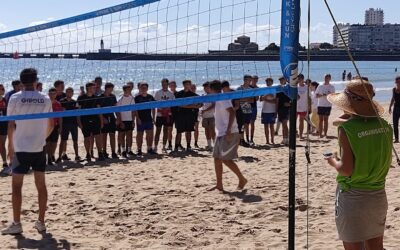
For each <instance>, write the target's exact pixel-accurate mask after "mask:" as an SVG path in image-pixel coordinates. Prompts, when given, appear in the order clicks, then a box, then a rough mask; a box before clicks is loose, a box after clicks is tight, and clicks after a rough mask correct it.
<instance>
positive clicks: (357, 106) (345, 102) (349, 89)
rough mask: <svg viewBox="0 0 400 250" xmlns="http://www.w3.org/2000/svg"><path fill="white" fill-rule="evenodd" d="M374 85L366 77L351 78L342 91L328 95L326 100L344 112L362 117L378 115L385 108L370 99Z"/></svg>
mask: <svg viewBox="0 0 400 250" xmlns="http://www.w3.org/2000/svg"><path fill="white" fill-rule="evenodd" d="M374 96H375V92H374V87H373V86H372V84H371V83H370V82H369V81H368V80H367V79H360V78H356V79H353V80H351V81H350V82H349V83H348V84H347V85H346V88H345V90H344V91H343V92H342V93H335V94H329V95H328V101H329V102H330V103H332V104H334V105H336V106H337V107H338V108H340V109H342V110H343V111H345V112H348V113H350V114H353V115H358V116H362V117H380V116H382V115H383V114H384V113H385V109H384V108H383V107H382V105H380V104H379V103H378V102H376V101H374V100H372V98H373V97H374Z"/></svg>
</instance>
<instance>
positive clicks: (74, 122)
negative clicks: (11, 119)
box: [0, 74, 335, 173]
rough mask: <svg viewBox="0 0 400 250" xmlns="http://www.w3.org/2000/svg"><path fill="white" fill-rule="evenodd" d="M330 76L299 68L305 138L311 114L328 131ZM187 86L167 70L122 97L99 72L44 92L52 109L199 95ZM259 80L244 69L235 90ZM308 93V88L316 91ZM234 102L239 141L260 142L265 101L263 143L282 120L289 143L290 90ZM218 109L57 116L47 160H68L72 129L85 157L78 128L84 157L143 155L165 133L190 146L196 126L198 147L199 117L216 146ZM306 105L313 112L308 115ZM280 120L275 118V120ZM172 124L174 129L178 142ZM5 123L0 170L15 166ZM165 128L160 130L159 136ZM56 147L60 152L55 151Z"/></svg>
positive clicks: (167, 147)
mask: <svg viewBox="0 0 400 250" xmlns="http://www.w3.org/2000/svg"><path fill="white" fill-rule="evenodd" d="M330 79H331V76H330V75H326V76H325V81H324V84H322V85H319V84H318V83H317V82H312V81H311V80H306V81H305V80H304V76H303V75H302V74H300V75H299V76H298V102H297V111H298V114H297V115H298V118H299V128H298V136H299V137H300V140H302V139H303V134H304V123H305V121H308V124H311V125H312V126H313V131H314V132H315V133H317V134H319V135H320V136H321V137H323V136H326V134H327V131H328V118H329V115H330V111H331V107H332V105H331V103H329V102H328V101H327V95H328V94H330V93H334V92H335V88H334V86H333V85H331V84H330ZM279 82H280V84H281V85H282V86H285V85H286V84H287V83H286V79H285V78H284V77H280V78H279ZM210 84H211V82H206V83H204V84H203V91H204V95H208V94H211V89H210ZM265 84H266V86H267V87H272V86H273V84H274V80H273V79H272V78H267V79H266V80H265ZM42 86H43V85H42V84H41V83H40V82H37V83H35V86H34V87H35V90H37V91H39V92H42V91H43V90H42ZM182 86H183V89H182V90H181V91H177V84H176V82H175V81H169V80H168V79H167V78H164V79H162V80H161V85H160V87H161V88H160V89H159V90H158V91H156V92H155V93H154V96H153V95H151V94H149V85H148V83H147V82H138V83H137V84H136V87H137V92H136V93H135V91H134V88H135V85H134V83H133V82H127V83H126V84H125V85H124V86H123V87H122V91H123V93H122V94H121V95H120V96H119V97H117V96H116V95H115V94H114V85H113V84H112V83H109V82H107V83H105V84H104V86H103V80H102V78H101V77H96V78H95V79H94V81H92V82H88V83H87V84H86V86H84V87H82V88H81V90H80V93H79V95H78V97H77V98H76V99H75V98H74V97H75V96H76V95H75V92H74V89H73V88H72V87H68V88H65V83H64V82H63V81H62V80H57V81H55V82H54V84H53V86H52V87H51V88H49V89H48V93H47V94H48V97H49V98H50V100H51V103H52V112H59V111H71V110H77V109H93V108H105V107H112V106H124V105H133V104H139V103H146V102H152V101H167V100H174V99H178V98H187V97H194V96H198V94H196V85H195V84H193V83H192V82H191V81H190V80H184V81H183V82H182ZM12 87H13V89H12V90H11V91H9V92H7V93H5V88H4V86H3V85H0V112H1V115H6V114H7V106H8V101H9V99H10V97H11V96H12V95H14V94H15V93H18V92H19V91H20V90H22V89H23V84H22V82H21V81H20V80H15V81H13V82H12ZM221 87H222V92H231V91H235V90H233V89H232V88H231V86H230V84H229V82H228V81H222V82H221ZM258 87H259V85H258V76H251V75H245V76H244V78H243V84H242V85H241V86H240V87H239V88H237V90H236V91H241V90H247V89H251V88H253V89H254V88H258ZM308 96H311V99H309V98H308ZM259 104H260V105H259ZM310 104H311V105H310ZM232 105H233V108H234V110H235V118H236V123H237V126H238V130H239V135H240V142H239V144H240V145H241V146H243V147H251V146H254V145H255V142H254V133H255V126H256V120H257V117H258V108H259V106H261V115H260V116H261V123H262V124H263V125H264V131H265V139H266V143H267V144H275V141H274V138H275V135H277V134H278V131H279V130H280V127H282V135H283V141H282V142H281V143H282V144H285V145H286V144H288V119H289V111H290V105H291V100H290V98H289V97H288V96H286V94H284V93H277V94H270V95H265V96H256V97H251V98H245V99H237V100H232ZM214 112H215V103H201V104H193V105H188V106H180V107H170V108H160V109H146V110H138V111H125V112H116V113H108V114H107V113H106V114H100V115H82V116H69V117H63V118H54V119H53V121H54V128H53V130H52V132H51V134H50V135H49V136H48V137H47V138H46V147H45V148H46V150H45V151H46V155H47V162H46V163H47V165H54V164H58V163H60V162H62V161H69V160H71V159H70V158H69V157H68V155H67V153H66V152H67V141H68V140H69V136H71V137H72V142H73V149H74V153H75V161H77V162H80V161H82V160H83V159H81V156H80V155H79V149H78V134H79V133H78V131H79V128H80V130H81V131H82V135H83V137H84V146H85V150H86V157H85V159H84V160H86V161H87V162H91V161H92V159H95V155H94V145H95V146H96V148H97V151H98V155H97V157H96V158H97V160H98V161H104V160H105V159H107V158H114V159H118V158H119V157H123V158H130V157H133V156H142V155H143V151H142V147H143V144H144V143H143V142H144V140H145V142H146V146H147V150H146V151H145V153H147V154H149V155H155V154H157V153H158V148H159V143H160V140H161V141H162V151H163V152H168V151H170V152H171V151H173V150H174V151H182V150H187V151H191V150H192V147H191V143H192V142H191V141H192V134H193V136H194V147H195V148H199V144H198V140H199V126H200V121H201V126H202V127H203V128H204V131H205V137H206V140H207V146H206V150H209V151H212V149H213V146H214V143H215V139H216V138H215V137H216V135H215V117H214V116H215V114H214ZM309 113H311V119H307V117H308V116H307V114H309ZM276 121H278V123H277V124H276ZM154 127H155V129H154ZM174 127H175V129H176V133H175V141H174V144H175V145H174V147H173V145H172V144H173V134H174V133H173V128H174ZM135 129H136V130H137V134H136V147H137V150H136V152H135V153H134V152H133V149H132V148H133V138H134V137H133V131H134V130H135ZM7 131H8V122H0V153H1V156H2V159H3V167H4V170H3V173H4V172H7V171H8V172H9V170H10V168H9V166H8V164H7V154H6V139H7ZM319 131H322V132H319ZM161 134H162V138H160V137H161ZM183 134H184V135H185V139H186V147H183V146H182V135H183ZM59 141H60V142H59ZM57 149H58V155H57V157H56V151H57Z"/></svg>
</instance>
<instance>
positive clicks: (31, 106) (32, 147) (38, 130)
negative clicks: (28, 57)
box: [1, 68, 54, 235]
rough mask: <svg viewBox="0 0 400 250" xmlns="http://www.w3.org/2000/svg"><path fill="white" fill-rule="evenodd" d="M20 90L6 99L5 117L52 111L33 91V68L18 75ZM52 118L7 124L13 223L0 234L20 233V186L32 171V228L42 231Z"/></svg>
mask: <svg viewBox="0 0 400 250" xmlns="http://www.w3.org/2000/svg"><path fill="white" fill-rule="evenodd" d="M20 79H21V82H22V84H23V85H24V89H23V90H22V91H20V92H18V93H16V94H14V95H12V96H11V97H10V99H9V103H8V109H7V115H9V116H12V115H24V114H36V113H48V112H52V104H51V101H50V98H49V97H48V96H46V95H44V94H42V93H40V92H38V91H36V90H35V87H34V86H35V85H36V83H37V81H38V78H37V71H36V70H35V69H32V68H31V69H24V70H23V71H22V72H21V74H20ZM53 126H54V124H53V119H35V120H21V121H10V122H9V123H8V138H9V141H10V147H9V148H10V152H9V153H10V155H11V157H12V159H11V164H12V206H13V216H14V221H13V223H12V224H11V225H10V226H9V227H8V228H6V229H4V230H3V231H2V232H1V233H2V234H11V235H14V234H21V233H22V225H21V205H22V185H23V182H24V176H25V174H27V173H28V172H29V170H30V169H31V168H32V170H33V174H34V177H35V184H36V188H37V191H38V196H39V199H38V200H39V218H38V220H37V221H36V222H35V226H34V228H36V229H37V230H38V232H39V233H42V232H45V231H46V226H45V224H44V217H45V213H46V207H47V188H46V180H45V168H46V154H45V152H44V146H45V145H46V138H47V137H48V136H49V135H50V133H51V132H52V131H53Z"/></svg>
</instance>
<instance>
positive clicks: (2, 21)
mask: <svg viewBox="0 0 400 250" xmlns="http://www.w3.org/2000/svg"><path fill="white" fill-rule="evenodd" d="M169 1H171V2H174V1H175V2H179V3H182V4H184V3H187V2H188V1H191V0H169ZM201 1H203V3H205V5H206V6H203V7H206V8H208V7H209V6H208V3H209V2H210V1H211V3H216V5H218V4H220V3H221V1H222V3H227V2H243V1H246V0H201ZM247 1H248V4H247V5H246V12H247V13H252V12H255V11H256V8H259V11H260V13H263V12H262V11H263V10H264V12H265V11H267V10H268V9H269V1H270V0H254V1H251V0H247ZM124 2H127V1H126V0H90V1H89V0H86V1H85V0H68V1H66V0H36V1H26V0H12V1H7V3H6V4H3V7H2V8H0V32H2V31H5V30H13V29H17V28H22V27H26V26H28V25H32V24H34V23H42V22H45V21H48V20H56V19H60V18H65V17H70V16H73V15H77V14H82V13H85V12H89V11H92V10H97V9H101V8H104V7H109V6H112V5H116V4H120V3H124ZM162 2H163V3H166V2H168V1H167V0H163V1H162ZM271 2H272V4H271V10H278V9H280V2H281V1H279V0H271ZM329 2H330V4H331V7H332V10H333V12H334V14H335V15H336V18H337V20H338V21H340V22H349V23H363V21H364V11H365V10H366V9H368V8H370V7H374V8H378V7H379V8H382V9H383V10H384V11H385V22H390V23H396V22H397V23H400V16H399V15H398V13H397V10H398V7H399V6H400V3H399V2H398V1H395V0H384V1H383V0H330V1H329ZM256 3H257V5H256ZM311 3H312V24H311V26H312V35H311V36H312V41H313V42H323V41H327V42H331V39H332V38H331V33H332V24H333V22H332V20H331V18H330V16H329V15H328V11H327V10H326V7H325V5H324V1H323V0H311ZM153 6H155V5H153ZM182 6H183V5H182ZM243 6H244V5H238V6H236V9H235V10H234V11H233V10H232V9H226V10H225V12H227V14H226V13H225V15H228V18H229V16H230V15H231V13H232V12H234V14H235V16H236V15H238V16H240V15H243V13H242V9H243ZM256 6H258V7H256ZM192 7H193V6H192ZM306 10H307V2H306V1H304V0H302V33H301V38H300V39H301V42H302V43H305V41H306V30H305V28H306V24H307V19H306V17H307V12H306ZM181 11H182V9H181ZM194 11H197V10H196V8H194ZM142 13H143V12H142ZM169 14H170V15H172V16H173V15H174V14H172V13H169ZM246 15H247V14H246ZM145 17H146V16H145V15H144V14H142V19H141V22H144V21H145V20H144V19H145ZM260 18H264V20H261V19H260ZM260 18H259V19H256V18H250V19H247V20H246V24H245V25H244V27H242V31H238V32H236V33H235V34H234V35H237V34H238V33H240V32H243V33H246V31H245V30H246V27H250V28H248V30H251V29H253V30H254V29H255V28H254V27H256V26H255V25H256V22H258V25H260V28H257V30H263V29H264V30H266V28H265V27H266V26H265V24H268V23H269V19H268V18H269V17H268V16H263V17H260ZM270 18H271V22H270V24H271V26H272V27H275V28H276V27H279V25H280V14H279V13H275V14H271V16H270ZM150 19H151V18H150ZM211 19H212V20H211V22H218V20H219V15H218V13H214V14H213V15H212V17H211ZM150 21H151V22H155V19H151V20H150ZM208 22H209V21H208ZM194 23H195V22H194ZM239 24H240V23H239V22H238V24H235V26H238V25H239ZM263 24H264V26H262V25H263ZM179 26H184V24H182V23H180V24H179ZM103 29H104V28H103ZM220 29H221V30H224V27H222V26H221V27H220ZM214 31H217V30H216V29H215V30H214ZM103 32H104V31H103ZM147 32H148V31H147ZM253 33H254V32H253ZM259 33H260V37H257V36H256V37H253V36H252V39H253V40H254V39H255V40H257V42H259V43H260V39H261V40H262V41H265V43H266V40H267V38H266V37H265V34H263V36H261V31H260V32H259ZM264 33H265V32H264ZM213 35H214V36H215V34H213ZM253 35H254V34H253ZM146 36H147V37H148V36H149V35H148V34H147V33H146ZM232 36H233V34H232ZM254 36H255V35H254ZM176 40H177V42H178V40H181V39H180V38H177V39H176ZM228 40H231V38H228V39H226V40H223V41H222V40H221V39H220V40H219V42H220V44H211V45H210V44H208V45H207V46H208V48H211V47H212V48H213V49H215V48H217V47H221V46H225V43H227V42H228ZM268 40H269V41H270V42H278V43H279V32H278V30H276V31H275V32H272V35H271V36H269V37H268ZM180 42H182V41H180ZM109 43H112V41H111V40H110V42H109ZM186 43H188V41H187V39H186ZM222 43H223V45H221V44H222ZM261 43H262V45H264V44H263V43H264V42H261ZM114 44H115V41H114ZM139 46H140V47H141V45H138V47H139ZM146 46H150V47H151V46H152V45H151V44H150V45H146ZM144 47H145V46H144Z"/></svg>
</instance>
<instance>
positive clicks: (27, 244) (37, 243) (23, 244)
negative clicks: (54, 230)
mask: <svg viewBox="0 0 400 250" xmlns="http://www.w3.org/2000/svg"><path fill="white" fill-rule="evenodd" d="M15 239H16V240H17V248H18V249H39V250H50V249H56V250H61V249H62V250H70V249H71V244H70V243H69V242H68V241H67V240H65V239H61V240H57V239H55V238H54V237H53V235H52V234H51V233H42V239H41V240H34V239H29V238H26V237H25V236H24V235H23V234H20V235H17V236H15Z"/></svg>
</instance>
